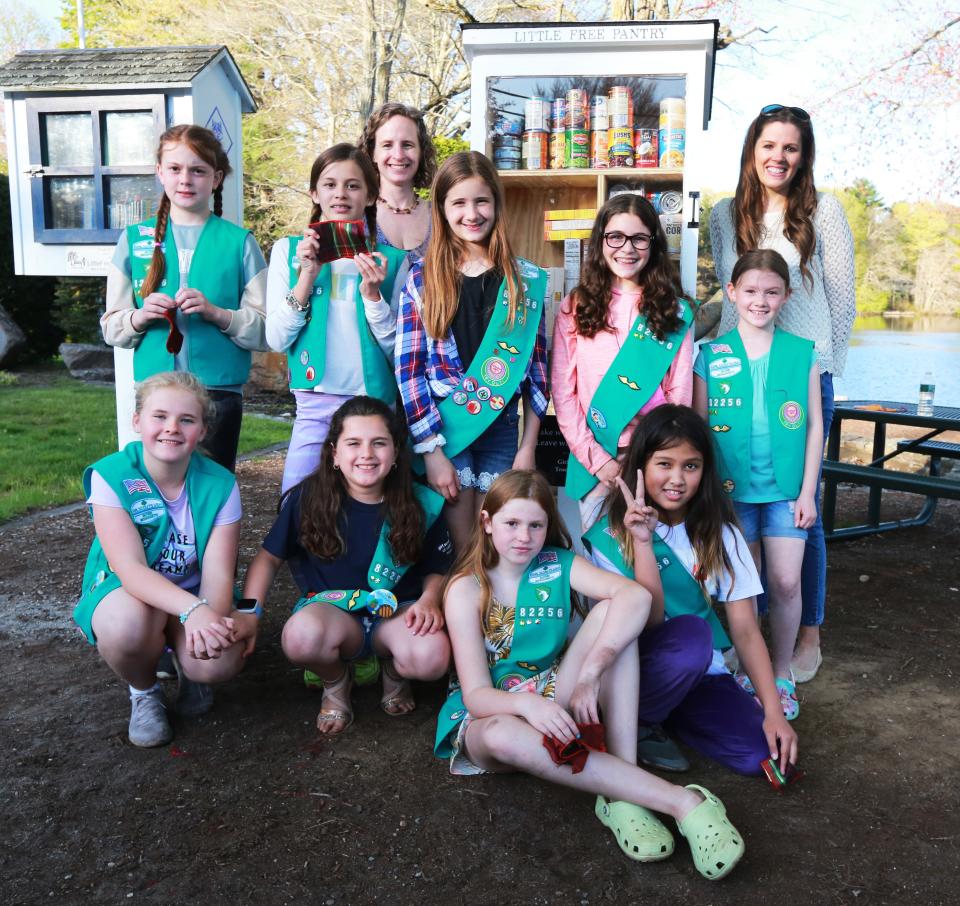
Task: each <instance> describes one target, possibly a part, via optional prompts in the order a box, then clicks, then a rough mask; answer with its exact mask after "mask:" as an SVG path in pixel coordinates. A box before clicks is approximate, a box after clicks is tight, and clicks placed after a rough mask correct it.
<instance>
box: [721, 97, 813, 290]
mask: <svg viewBox="0 0 960 906" xmlns="http://www.w3.org/2000/svg"><path fill="white" fill-rule="evenodd" d="M770 123H789V124H790V125H791V126H796V127H797V129H798V130H799V132H800V163H799V165H798V166H797V172H796V173H795V174H794V177H793V180H792V181H791V182H790V185H789V187H788V192H787V204H786V207H785V209H784V212H783V235H784V236H785V237H786V238H787V239H788V240H790V242H791V243H792V244H793V246H794V248H796V250H797V251H798V252H799V254H800V273H801V274H802V275H803V280H804V282H807V281H808V280H811V279H812V277H811V275H810V269H809V267H808V266H807V265H808V264H809V263H810V259H811V258H812V257H813V253H814V250H815V249H816V244H817V237H816V233H815V231H814V229H813V215H814V214H815V213H816V211H817V187H816V186H815V185H814V182H813V164H814V160H815V159H816V151H817V149H816V144H815V142H814V140H813V123H812V122H811V121H810V119H809V118H808V119H801V118H800V117H798V116H797V115H796V114H795V113H794V112H793V111H792V110H791V109H790V108H789V107H782V108H781V109H780V110H777V111H775V112H773V113H767V114H760V116H758V117H757V118H756V119H755V120H754V121H753V122H752V123H751V124H750V128H749V129H747V135H746V137H745V138H744V140H743V151H742V152H741V153H740V179H739V181H738V182H737V192H736V194H735V195H734V197H733V226H734V229H735V230H736V233H737V254H738V255H742V254H744V252H749V251H750V250H751V249H755V248H759V247H760V243H761V240H762V239H763V206H764V189H763V185H762V184H761V183H760V177H759V176H757V164H756V157H755V154H756V147H757V143H758V142H759V141H760V139H761V137H762V135H763V130H764V128H765V127H766V126H768V125H769V124H770Z"/></svg>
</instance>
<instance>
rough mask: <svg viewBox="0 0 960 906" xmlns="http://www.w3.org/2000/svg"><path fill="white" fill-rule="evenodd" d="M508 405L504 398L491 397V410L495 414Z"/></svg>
mask: <svg viewBox="0 0 960 906" xmlns="http://www.w3.org/2000/svg"><path fill="white" fill-rule="evenodd" d="M506 404H507V401H506V400H505V399H504V398H503V397H502V396H491V397H490V408H491V409H493V410H494V411H495V412H497V411H499V410H500V409H502V408H503V407H504V406H505V405H506Z"/></svg>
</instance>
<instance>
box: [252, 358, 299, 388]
mask: <svg viewBox="0 0 960 906" xmlns="http://www.w3.org/2000/svg"><path fill="white" fill-rule="evenodd" d="M247 382H248V383H249V384H250V386H251V387H254V388H256V389H257V390H269V391H271V392H273V393H286V392H287V391H288V390H289V389H290V383H289V381H288V380H287V356H286V354H285V353H282V352H255V353H254V354H253V364H252V365H251V366H250V377H249V378H247Z"/></svg>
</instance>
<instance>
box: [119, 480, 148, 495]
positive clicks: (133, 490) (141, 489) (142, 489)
mask: <svg viewBox="0 0 960 906" xmlns="http://www.w3.org/2000/svg"><path fill="white" fill-rule="evenodd" d="M123 486H124V487H125V488H126V489H127V493H128V494H146V493H148V492H149V491H150V483H149V482H148V481H147V479H146V478H124V479H123Z"/></svg>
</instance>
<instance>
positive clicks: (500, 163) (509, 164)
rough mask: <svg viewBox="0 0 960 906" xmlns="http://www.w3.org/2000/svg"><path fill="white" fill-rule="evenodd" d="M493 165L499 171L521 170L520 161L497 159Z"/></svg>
mask: <svg viewBox="0 0 960 906" xmlns="http://www.w3.org/2000/svg"><path fill="white" fill-rule="evenodd" d="M493 165H494V166H495V167H496V168H497V169H498V170H519V169H520V161H518V160H501V159H500V158H498V157H495V158H494V159H493Z"/></svg>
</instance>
